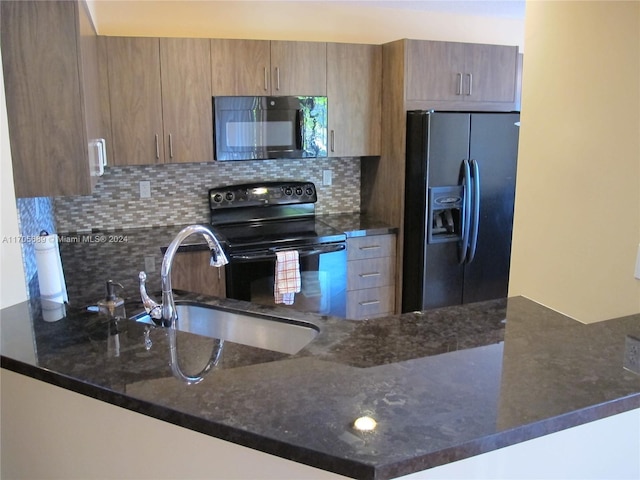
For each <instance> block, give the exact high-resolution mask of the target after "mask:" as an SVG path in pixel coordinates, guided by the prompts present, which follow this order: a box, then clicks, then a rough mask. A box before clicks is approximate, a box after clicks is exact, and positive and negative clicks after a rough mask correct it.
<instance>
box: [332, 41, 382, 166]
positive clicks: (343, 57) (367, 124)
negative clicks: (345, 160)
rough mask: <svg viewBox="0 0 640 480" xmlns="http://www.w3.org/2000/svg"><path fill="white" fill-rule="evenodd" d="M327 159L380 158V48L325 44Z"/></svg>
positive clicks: (377, 46) (375, 46)
mask: <svg viewBox="0 0 640 480" xmlns="http://www.w3.org/2000/svg"><path fill="white" fill-rule="evenodd" d="M327 97H328V101H329V156H331V157H340V156H375V155H380V115H381V106H382V47H381V46H379V45H361V44H348V43H328V44H327Z"/></svg>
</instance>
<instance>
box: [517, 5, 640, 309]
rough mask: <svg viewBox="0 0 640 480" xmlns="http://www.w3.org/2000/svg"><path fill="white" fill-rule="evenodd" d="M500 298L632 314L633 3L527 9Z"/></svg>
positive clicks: (637, 93)
mask: <svg viewBox="0 0 640 480" xmlns="http://www.w3.org/2000/svg"><path fill="white" fill-rule="evenodd" d="M525 35H526V37H525V41H526V44H527V53H526V55H525V60H524V73H523V95H522V115H521V121H522V127H521V133H520V151H519V158H518V179H517V189H516V212H515V225H514V241H513V255H512V263H511V265H512V267H511V279H510V290H509V294H510V295H524V296H527V297H529V298H531V299H532V300H534V301H536V302H539V303H541V304H543V305H547V306H548V307H550V308H553V309H554V310H557V311H560V312H562V313H564V314H566V315H569V316H571V317H574V318H576V319H578V320H581V321H584V322H594V321H598V320H604V319H607V318H612V317H620V316H625V315H631V314H634V313H639V312H640V280H636V279H635V278H634V266H635V259H636V252H637V248H638V243H639V242H640V2H617V1H594V2H590V1H589V2H537V1H536V2H527V10H526V20H525Z"/></svg>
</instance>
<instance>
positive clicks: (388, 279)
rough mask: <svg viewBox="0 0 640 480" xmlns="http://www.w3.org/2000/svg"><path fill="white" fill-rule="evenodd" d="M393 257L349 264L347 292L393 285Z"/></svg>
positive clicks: (356, 261)
mask: <svg viewBox="0 0 640 480" xmlns="http://www.w3.org/2000/svg"><path fill="white" fill-rule="evenodd" d="M394 261H395V259H394V258H393V257H380V258H368V259H364V260H353V261H350V262H349V268H348V269H347V290H360V289H363V288H374V287H382V286H384V285H391V284H392V283H393V273H394V269H393V263H394Z"/></svg>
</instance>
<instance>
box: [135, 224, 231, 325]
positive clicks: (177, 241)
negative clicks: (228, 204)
mask: <svg viewBox="0 0 640 480" xmlns="http://www.w3.org/2000/svg"><path fill="white" fill-rule="evenodd" d="M195 233H199V234H201V235H202V236H203V237H204V238H205V240H206V241H207V245H208V246H209V250H211V263H210V264H211V266H212V267H222V266H223V265H226V264H227V263H229V260H228V259H227V256H226V255H225V253H224V250H222V247H221V246H220V242H218V239H217V238H216V236H215V234H214V233H213V231H212V230H211V229H210V228H209V227H207V226H204V225H189V226H188V227H184V228H183V229H182V230H180V232H178V234H177V235H176V236H175V238H174V239H173V240H172V241H171V243H170V244H169V247H167V251H166V252H165V254H164V258H163V259H162V268H161V269H160V280H161V283H162V303H161V304H159V303H157V302H155V301H154V300H153V299H152V298H151V297H149V295H148V294H147V289H146V287H145V282H146V280H147V274H146V273H145V272H140V274H139V275H138V278H139V279H140V296H141V297H142V304H143V306H144V309H145V310H146V312H147V313H148V314H149V315H150V316H151V318H153V319H154V320H160V321H161V322H162V325H164V326H165V327H173V326H175V320H176V304H175V301H174V299H173V291H172V290H171V266H172V265H173V259H174V257H175V255H176V252H177V251H178V248H179V247H180V245H182V242H183V241H184V240H185V239H186V238H187V237H189V236H191V235H193V234H195Z"/></svg>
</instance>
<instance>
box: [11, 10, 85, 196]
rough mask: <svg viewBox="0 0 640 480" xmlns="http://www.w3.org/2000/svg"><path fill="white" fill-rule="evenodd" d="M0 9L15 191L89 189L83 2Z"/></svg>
mask: <svg viewBox="0 0 640 480" xmlns="http://www.w3.org/2000/svg"><path fill="white" fill-rule="evenodd" d="M0 7H1V9H2V12H1V14H0V18H1V21H2V27H1V29H0V30H1V32H2V40H1V42H2V63H3V72H4V83H5V92H6V108H7V117H8V118H7V120H8V127H9V136H10V144H11V154H12V162H13V177H14V186H15V193H16V196H17V197H34V196H55V195H78V194H84V195H86V194H89V193H91V182H90V174H89V173H90V172H89V163H88V162H89V157H88V146H87V145H88V142H87V137H86V124H85V118H84V115H85V112H84V108H85V105H84V102H85V96H84V92H83V88H84V86H83V84H82V77H81V75H82V69H81V65H80V64H81V58H80V55H81V54H82V52H81V50H80V45H79V43H80V42H79V38H78V29H79V24H78V15H80V14H83V13H84V12H83V11H82V8H83V5H80V4H78V3H77V2H68V1H49V2H31V1H20V2H0ZM93 33H94V34H95V32H93ZM87 53H89V52H88V51H87ZM93 61H97V60H96V59H95V58H94V59H93Z"/></svg>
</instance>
